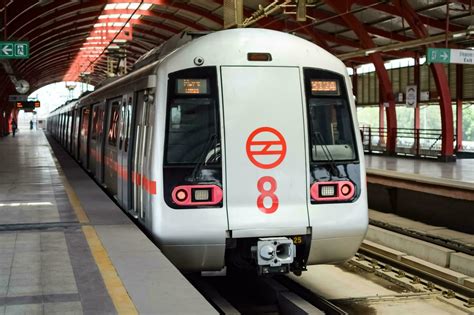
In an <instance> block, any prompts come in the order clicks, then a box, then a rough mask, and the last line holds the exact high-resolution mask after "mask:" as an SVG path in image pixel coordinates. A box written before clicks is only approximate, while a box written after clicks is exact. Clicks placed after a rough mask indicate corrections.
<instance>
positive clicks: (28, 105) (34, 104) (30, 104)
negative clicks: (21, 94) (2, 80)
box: [16, 101, 41, 111]
mask: <svg viewBox="0 0 474 315" xmlns="http://www.w3.org/2000/svg"><path fill="white" fill-rule="evenodd" d="M40 106H41V103H40V102H39V101H23V102H16V108H18V109H23V110H25V111H27V110H33V109H35V108H38V107H40Z"/></svg>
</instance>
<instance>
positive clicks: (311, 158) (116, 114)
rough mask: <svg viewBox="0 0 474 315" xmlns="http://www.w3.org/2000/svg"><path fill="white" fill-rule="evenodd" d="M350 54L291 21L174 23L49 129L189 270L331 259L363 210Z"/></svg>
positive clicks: (345, 246) (289, 268)
mask: <svg viewBox="0 0 474 315" xmlns="http://www.w3.org/2000/svg"><path fill="white" fill-rule="evenodd" d="M351 90H352V87H351V82H350V79H349V77H348V75H347V71H346V67H345V65H344V64H343V63H342V62H341V61H340V60H338V59H337V58H336V57H334V56H333V55H331V54H330V53H328V52H327V51H325V50H323V49H321V48H320V47H318V46H316V45H314V44H312V43H310V42H309V41H306V40H304V39H301V38H298V37H296V36H293V35H289V34H286V33H281V32H276V31H271V30H265V29H234V30H225V31H220V32H215V33H211V34H208V35H205V36H197V35H196V34H191V33H183V34H181V35H179V36H176V37H175V38H172V39H171V40H170V41H168V42H167V43H165V44H164V45H162V46H161V47H159V48H158V49H155V50H154V51H152V52H150V53H149V54H147V55H145V56H144V57H143V58H141V59H140V60H139V61H138V62H137V69H135V70H133V71H132V72H131V73H130V74H128V75H126V76H123V77H121V78H118V79H116V80H115V81H113V82H111V83H109V84H106V85H104V86H102V87H99V88H97V89H96V90H95V91H94V92H92V93H90V94H89V95H87V96H85V97H82V98H80V99H79V100H77V101H74V102H71V103H69V104H66V105H64V106H62V107H60V108H58V109H57V110H55V111H53V112H52V113H51V114H50V117H49V118H48V131H49V132H50V133H51V134H53V136H54V137H55V138H56V139H57V140H58V141H59V142H60V143H61V144H62V145H63V146H64V147H65V148H66V149H67V150H68V151H69V152H70V154H71V155H72V156H73V157H74V158H75V159H76V160H77V161H78V162H79V163H80V164H81V165H82V166H83V167H84V168H85V169H86V170H87V171H88V172H90V174H91V176H93V177H94V179H95V180H96V181H97V183H98V184H100V185H102V186H103V187H105V189H106V190H107V191H108V192H109V193H110V194H111V196H113V197H114V198H115V199H116V201H117V202H118V203H119V204H120V206H121V207H122V208H123V209H124V210H125V211H127V212H128V213H129V214H130V215H132V216H133V217H134V218H136V220H137V222H138V223H139V224H141V225H142V226H144V227H145V228H146V230H147V231H149V233H150V235H152V237H153V238H154V241H155V242H156V244H157V245H158V246H159V247H160V249H161V250H162V251H163V253H164V254H165V255H166V256H167V257H168V258H169V259H170V260H171V261H172V262H173V263H174V264H175V265H176V266H177V267H178V268H180V269H182V270H184V271H211V270H221V269H222V268H224V267H227V268H232V269H234V268H236V269H244V270H254V271H255V272H257V273H258V274H270V273H286V272H294V273H295V274H300V273H301V271H303V270H305V269H306V266H307V265H311V264H327V263H339V262H342V261H344V260H347V259H348V258H350V257H352V255H353V254H354V253H355V252H356V250H357V249H358V247H359V245H360V243H361V241H362V239H363V238H364V236H365V233H366V230H367V224H368V211H367V195H366V184H365V167H364V156H363V151H362V145H361V141H360V140H361V139H360V135H359V133H358V132H356V130H357V129H356V127H357V119H356V115H355V113H356V111H355V104H354V100H353V97H352V92H351Z"/></svg>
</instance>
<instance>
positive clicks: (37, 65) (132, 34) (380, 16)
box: [0, 0, 474, 99]
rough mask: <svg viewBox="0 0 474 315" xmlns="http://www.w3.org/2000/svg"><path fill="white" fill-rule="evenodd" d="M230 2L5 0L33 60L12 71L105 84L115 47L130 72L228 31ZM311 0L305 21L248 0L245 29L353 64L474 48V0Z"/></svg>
mask: <svg viewBox="0 0 474 315" xmlns="http://www.w3.org/2000/svg"><path fill="white" fill-rule="evenodd" d="M300 1H302V0H300ZM227 2H228V1H227V0H188V1H183V0H154V1H149V0H147V1H135V2H133V1H121V0H108V1H106V0H3V3H4V4H3V6H2V5H1V2H0V15H2V16H3V17H4V18H3V20H4V23H3V26H2V25H1V24H0V26H1V28H0V34H2V35H3V40H8V41H10V40H26V41H29V42H30V52H31V55H30V58H29V59H25V60H11V61H9V65H10V71H11V72H12V73H10V74H13V75H15V77H16V78H18V79H25V80H27V81H28V82H30V84H31V86H32V89H31V91H33V90H35V89H37V88H40V87H42V86H45V85H47V84H50V83H53V82H60V81H65V80H68V81H80V80H81V78H80V76H81V75H82V76H84V75H86V76H88V78H89V80H90V81H89V82H90V83H91V84H93V85H96V84H98V83H99V82H101V81H102V80H103V79H104V78H106V76H107V70H108V69H107V66H108V64H107V57H106V56H107V55H108V54H113V53H114V49H117V48H119V49H120V48H121V49H122V52H121V53H123V50H124V51H126V56H127V58H126V62H127V64H128V66H129V67H130V66H131V65H132V64H133V63H134V62H135V61H136V60H137V59H138V58H139V57H140V56H141V55H142V54H144V53H145V52H147V51H148V50H150V49H152V48H153V47H156V46H158V45H160V44H161V43H162V42H164V41H165V40H167V39H168V38H170V37H171V36H173V35H174V34H177V33H180V32H182V31H216V30H220V29H222V28H223V24H224V11H225V9H226V8H227V7H226V5H227ZM305 2H306V4H307V6H306V18H302V16H301V14H300V15H297V14H296V11H297V10H298V7H297V2H296V1H284V0H276V1H274V2H272V1H264V0H245V1H244V5H245V6H244V12H243V13H244V19H245V23H246V24H247V25H248V26H249V27H263V28H270V29H276V30H281V31H284V32H291V33H293V34H295V35H298V36H301V37H304V38H307V39H308V40H311V41H313V42H315V43H316V44H318V45H320V46H321V47H323V48H325V49H327V50H329V51H330V52H332V53H334V54H335V55H338V56H340V57H341V58H342V59H343V60H344V61H345V62H346V64H347V65H348V66H357V65H359V64H363V63H368V62H370V61H369V59H368V58H367V55H368V54H369V53H373V52H374V51H375V50H378V51H379V52H380V53H381V54H383V58H384V59H394V58H400V57H413V56H415V55H423V54H424V51H425V50H426V47H425V46H423V44H426V43H432V44H433V45H438V46H439V47H446V46H448V47H455V48H467V47H472V46H474V43H473V38H474V18H473V3H474V0H449V1H442V0H429V1H426V0H393V1H377V0H344V1H342V0H337V1H336V0H324V1H319V0H306V1H305ZM229 3H230V1H229ZM297 17H299V19H300V21H297ZM303 17H304V15H303ZM410 19H414V20H415V23H418V24H420V25H423V26H424V27H425V30H426V32H425V34H422V36H421V37H423V38H424V40H423V41H421V42H420V40H419V38H420V34H416V33H415V32H414V31H413V30H412V28H411V27H410V25H409V23H408V21H409V20H410ZM412 21H413V20H412ZM452 34H456V36H454V38H453V36H452ZM0 38H1V37H0ZM417 40H418V41H417ZM109 66H110V64H109ZM6 69H8V67H6ZM10 71H9V72H10ZM9 81H10V79H9V77H8V75H7V73H6V71H2V70H0V86H2V87H7V88H4V89H2V90H0V99H4V98H5V97H6V95H8V94H10V93H12V92H13V91H14V87H13V85H12V84H11V83H10V82H9Z"/></svg>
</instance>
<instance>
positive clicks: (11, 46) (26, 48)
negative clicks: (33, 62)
mask: <svg viewBox="0 0 474 315" xmlns="http://www.w3.org/2000/svg"><path fill="white" fill-rule="evenodd" d="M29 57H30V43H29V42H0V59H27V58H29Z"/></svg>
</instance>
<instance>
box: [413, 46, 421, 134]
mask: <svg viewBox="0 0 474 315" xmlns="http://www.w3.org/2000/svg"><path fill="white" fill-rule="evenodd" d="M414 70H415V71H414V75H415V85H416V87H417V90H416V106H415V113H414V114H415V115H414V118H415V119H414V120H415V121H414V126H413V127H414V128H415V130H419V129H420V92H421V84H420V83H421V79H420V57H419V56H418V54H416V57H415V69H414Z"/></svg>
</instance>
